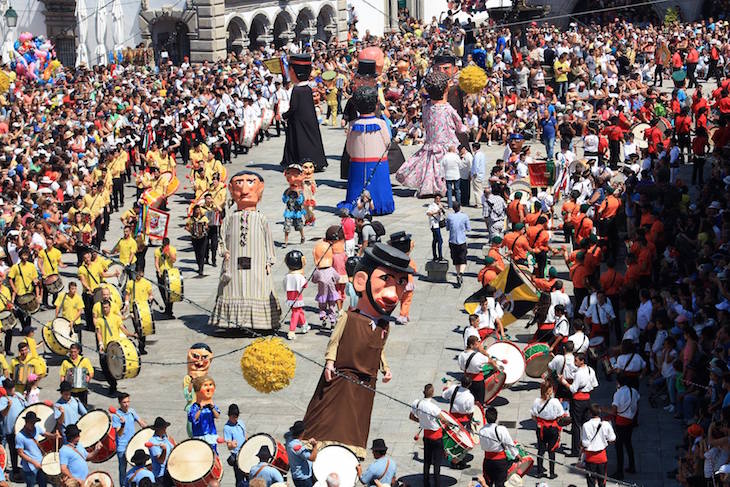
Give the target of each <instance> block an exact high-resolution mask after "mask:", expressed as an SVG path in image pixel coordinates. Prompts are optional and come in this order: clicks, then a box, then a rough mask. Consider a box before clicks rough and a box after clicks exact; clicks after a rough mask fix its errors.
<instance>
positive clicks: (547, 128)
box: [540, 110, 558, 160]
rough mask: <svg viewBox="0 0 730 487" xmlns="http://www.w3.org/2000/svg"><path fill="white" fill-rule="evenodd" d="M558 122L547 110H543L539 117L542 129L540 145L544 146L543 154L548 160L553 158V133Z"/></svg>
mask: <svg viewBox="0 0 730 487" xmlns="http://www.w3.org/2000/svg"><path fill="white" fill-rule="evenodd" d="M557 126H558V122H557V120H556V119H555V117H554V116H553V115H552V114H551V113H550V111H549V110H543V111H542V115H541V117H540V128H541V129H542V143H543V144H545V152H546V154H547V158H548V160H551V159H552V158H553V157H555V132H556V128H557Z"/></svg>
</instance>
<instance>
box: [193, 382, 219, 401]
mask: <svg viewBox="0 0 730 487" xmlns="http://www.w3.org/2000/svg"><path fill="white" fill-rule="evenodd" d="M193 390H194V391H195V402H197V403H198V404H200V405H201V406H204V405H206V404H213V395H215V381H214V380H213V378H212V377H211V376H209V375H203V376H200V377H196V378H195V379H193Z"/></svg>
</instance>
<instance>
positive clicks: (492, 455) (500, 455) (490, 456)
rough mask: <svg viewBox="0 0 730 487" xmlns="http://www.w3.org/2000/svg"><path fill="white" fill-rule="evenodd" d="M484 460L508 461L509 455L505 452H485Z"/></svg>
mask: <svg viewBox="0 0 730 487" xmlns="http://www.w3.org/2000/svg"><path fill="white" fill-rule="evenodd" d="M484 459H485V460H506V459H507V454H505V453H504V450H500V451H485V452H484Z"/></svg>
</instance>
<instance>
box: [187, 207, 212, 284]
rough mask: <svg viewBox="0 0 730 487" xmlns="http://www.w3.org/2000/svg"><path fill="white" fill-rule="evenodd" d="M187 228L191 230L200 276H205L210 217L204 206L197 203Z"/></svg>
mask: <svg viewBox="0 0 730 487" xmlns="http://www.w3.org/2000/svg"><path fill="white" fill-rule="evenodd" d="M185 229H186V230H187V231H188V232H190V235H191V236H192V240H193V250H194V251H195V261H196V262H197V264H198V276H199V277H203V266H205V261H206V260H207V257H208V217H206V216H205V213H203V207H202V206H200V205H195V207H194V208H193V214H192V215H191V216H190V218H188V221H187V223H186V224H185Z"/></svg>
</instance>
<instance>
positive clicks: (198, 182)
mask: <svg viewBox="0 0 730 487" xmlns="http://www.w3.org/2000/svg"><path fill="white" fill-rule="evenodd" d="M193 189H194V190H195V199H196V200H198V199H200V198H201V197H202V196H203V193H205V192H206V191H208V178H207V177H202V178H200V177H197V176H196V177H195V180H194V181H193Z"/></svg>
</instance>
